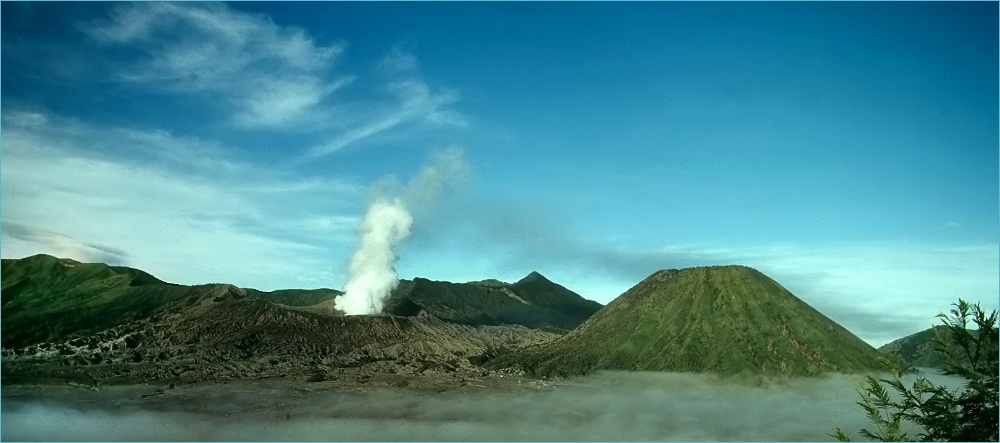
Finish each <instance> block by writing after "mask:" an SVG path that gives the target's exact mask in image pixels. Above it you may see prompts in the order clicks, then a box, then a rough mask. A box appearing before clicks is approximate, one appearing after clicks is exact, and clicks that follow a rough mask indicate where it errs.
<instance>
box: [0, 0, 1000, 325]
mask: <svg viewBox="0 0 1000 443" xmlns="http://www.w3.org/2000/svg"><path fill="white" fill-rule="evenodd" d="M2 8H3V9H2V36H0V44H2V61H0V63H2V71H0V72H2V84H0V90H2V95H0V101H2V117H3V121H2V124H3V126H2V131H0V132H2V140H0V142H2V146H0V149H2V151H0V152H2V156H0V168H2V174H0V177H2V201H0V203H2V219H3V225H2V229H0V231H2V235H3V248H2V255H3V257H21V256H25V255H30V254H34V253H49V254H56V255H62V256H70V257H74V258H77V259H81V260H87V261H90V260H93V261H106V262H115V263H121V264H126V265H131V266H136V267H140V268H143V269H146V270H148V271H150V272H152V273H154V274H155V275H157V276H159V277H161V278H164V279H167V280H170V281H175V282H178V283H189V284H194V283H205V282H210V281H224V282H230V283H234V284H237V285H240V286H250V287H257V288H261V289H276V288H282V287H335V288H340V287H342V285H343V283H344V279H345V272H344V271H345V267H346V263H347V260H348V258H349V256H350V254H351V251H352V249H353V248H354V247H355V244H356V240H357V239H356V238H355V235H354V229H355V226H356V225H357V223H358V222H359V220H360V218H361V217H362V216H363V214H364V209H365V205H366V202H367V201H368V198H369V197H370V196H371V195H372V193H373V192H375V191H373V190H374V189H379V183H381V181H382V180H383V179H384V177H386V176H389V175H392V176H395V177H397V178H398V180H399V181H400V182H406V181H407V180H410V179H411V178H412V177H414V176H416V175H417V174H418V173H419V171H420V170H421V167H422V165H424V164H425V163H426V162H427V161H428V159H429V158H432V157H433V156H434V153H435V152H439V151H440V150H442V149H446V148H450V149H460V150H461V152H462V153H463V157H462V158H463V159H464V160H463V161H464V162H465V164H467V166H468V169H469V171H468V173H467V174H464V175H463V176H462V177H456V180H453V181H450V182H449V183H450V185H449V186H447V187H446V189H444V190H442V191H441V192H440V193H439V194H440V195H438V197H437V199H436V200H435V201H434V202H432V203H429V204H427V205H426V207H421V208H416V212H415V220H414V226H413V235H412V236H411V237H410V238H409V239H408V240H407V242H406V243H404V244H403V245H402V246H401V248H400V250H399V251H398V253H399V256H400V258H399V262H398V265H397V269H398V270H399V272H400V275H401V276H402V277H403V278H412V277H413V276H424V277H429V278H435V279H442V280H450V281H465V280H473V279H481V278H500V279H504V280H516V279H518V278H520V277H521V276H523V275H524V274H527V273H528V272H530V271H531V270H538V271H540V272H542V273H543V274H545V275H547V276H548V277H550V278H551V279H553V280H555V281H558V282H560V283H563V284H564V285H566V286H567V287H569V288H571V289H573V290H576V291H577V292H579V293H581V294H582V295H584V296H586V297H589V298H592V299H595V300H598V301H601V302H607V301H609V300H611V299H612V298H613V297H615V296H616V295H618V294H619V293H621V292H622V291H624V290H625V289H627V288H628V287H630V286H631V285H633V284H634V283H636V282H638V281H639V280H640V279H641V278H643V277H644V276H646V275H648V274H650V273H652V272H653V271H655V270H657V269H662V268H679V267H686V266H696V265H711V264H729V263H740V264H746V265H749V266H753V267H756V268H758V269H760V270H762V271H764V272H766V273H768V274H769V275H771V276H772V277H774V278H775V279H776V280H778V281H779V282H781V283H782V284H783V285H785V286H786V287H788V288H789V289H790V290H792V291H793V292H794V293H796V294H797V295H798V296H799V297H800V298H802V299H804V300H806V301H807V302H809V303H810V304H812V305H814V306H816V307H817V308H818V309H820V310H821V311H823V312H824V313H826V314H827V315H829V316H831V317H832V318H834V320H837V321H839V322H841V323H842V324H844V325H845V326H846V327H848V328H849V329H851V330H852V331H854V332H855V333H856V334H858V335H859V336H861V337H862V338H863V339H865V340H867V341H869V342H870V343H873V344H881V343H884V342H885V341H887V340H890V339H892V338H896V337H898V336H900V335H903V334H907V333H912V332H916V331H917V330H920V329H923V328H925V327H928V326H929V325H930V323H931V322H933V316H934V315H935V314H937V313H938V312H941V311H942V310H945V309H947V308H948V304H949V303H950V302H952V301H954V299H955V298H957V297H959V296H962V297H966V298H968V299H971V300H976V301H982V302H983V303H984V304H985V305H986V306H988V307H991V308H996V307H997V304H998V303H997V291H998V286H1000V279H998V267H1000V259H998V254H1000V247H998V240H997V238H998V222H1000V220H998V209H1000V208H998V200H1000V199H998V189H1000V183H998V172H997V171H998V168H997V165H998V129H997V120H998V115H997V109H998V106H997V103H998V86H997V85H998V59H997V54H998V52H1000V48H998V30H997V16H998V10H997V4H996V3H995V2H976V3H957V2H948V3H930V2H919V3H903V2H891V3H869V2H846V3H839V2H838V3H811V2H806V3H786V2H780V3H749V2H748V3H715V2H708V3H699V2H690V3H661V2H643V3H564V2H555V3H532V2H511V3H452V2H443V3H433V4H431V3H366V2H361V3H325V2H304V3H287V2H274V3H268V2H252V3H232V4H201V3H179V4H163V3H140V4H126V3H122V4H108V3H48V2H38V3H34V2H27V3H10V2H5V3H3V6H2Z"/></svg>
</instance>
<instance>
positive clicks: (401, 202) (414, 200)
mask: <svg viewBox="0 0 1000 443" xmlns="http://www.w3.org/2000/svg"><path fill="white" fill-rule="evenodd" d="M468 172H469V166H468V163H467V162H466V161H465V156H464V154H463V152H462V151H461V150H460V149H457V148H451V149H447V150H442V151H438V152H437V153H435V155H434V156H433V158H432V159H431V161H430V162H429V163H428V164H427V165H425V166H424V167H423V168H421V170H420V172H419V173H418V174H417V175H416V176H415V177H414V178H413V179H412V180H411V181H410V182H409V184H408V186H406V187H405V188H402V187H400V186H398V185H396V184H395V183H396V182H395V180H394V179H393V178H392V177H387V178H386V179H383V180H381V181H380V182H379V183H377V184H376V186H375V196H374V198H373V199H372V203H371V204H370V205H369V206H368V212H367V213H366V214H365V218H364V219H363V220H362V221H361V225H360V226H358V234H359V236H360V239H359V243H358V248H357V250H355V251H354V254H353V255H352V256H351V261H350V266H349V269H348V272H349V274H348V279H347V284H346V285H344V295H342V296H340V297H337V301H336V308H337V309H339V310H341V311H343V312H344V313H345V314H347V315H373V314H378V313H380V312H382V305H383V303H384V302H385V299H386V297H388V296H389V293H390V292H391V291H392V290H393V289H395V288H396V285H398V284H399V276H398V275H397V274H396V269H395V267H394V266H393V265H394V264H395V262H396V258H397V257H396V246H398V245H399V244H400V243H401V242H402V241H403V240H406V238H407V237H409V236H410V228H411V226H412V225H413V222H414V215H413V214H414V209H416V211H415V212H416V213H417V214H420V213H421V211H420V209H426V208H429V207H430V206H432V205H433V203H434V201H435V200H436V199H437V198H438V196H439V195H440V194H441V192H442V191H443V190H444V189H445V188H446V187H447V186H449V185H451V184H454V183H456V182H459V181H461V180H462V179H464V178H465V177H466V176H467V174H468ZM393 195H396V196H393Z"/></svg>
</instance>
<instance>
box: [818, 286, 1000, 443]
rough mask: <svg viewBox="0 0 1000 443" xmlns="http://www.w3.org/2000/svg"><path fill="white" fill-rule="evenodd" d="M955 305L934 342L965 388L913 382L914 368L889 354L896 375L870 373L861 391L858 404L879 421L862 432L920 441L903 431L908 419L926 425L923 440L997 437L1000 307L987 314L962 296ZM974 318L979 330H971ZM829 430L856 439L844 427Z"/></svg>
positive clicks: (949, 371)
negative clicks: (908, 381) (907, 380)
mask: <svg viewBox="0 0 1000 443" xmlns="http://www.w3.org/2000/svg"><path fill="white" fill-rule="evenodd" d="M953 306H954V309H952V310H951V312H950V315H946V314H939V315H938V316H937V317H938V318H940V319H941V320H942V323H943V327H941V328H938V329H936V334H935V338H934V339H933V345H934V349H935V352H937V353H939V355H940V356H941V360H942V361H943V363H944V367H943V368H942V370H941V372H942V373H944V374H946V375H952V376H958V377H962V378H964V379H965V386H964V390H962V391H961V392H958V390H956V391H954V392H951V391H949V390H948V389H946V388H945V387H942V386H935V385H934V384H933V383H931V382H930V381H928V380H927V379H926V378H924V377H917V379H916V380H915V381H914V382H913V384H912V386H910V387H907V386H906V385H904V384H903V381H902V377H903V374H905V373H907V372H909V371H911V370H912V368H910V367H906V366H902V365H899V364H897V363H896V362H894V361H892V360H889V359H884V360H883V364H884V365H886V367H887V368H888V369H889V371H890V374H891V378H883V379H876V378H875V377H871V376H868V377H866V378H865V380H864V381H862V382H861V386H860V389H859V390H858V393H859V394H860V395H861V401H859V402H858V405H860V406H861V407H862V408H863V409H864V410H865V413H866V414H867V416H868V419H869V420H871V422H872V423H873V424H874V425H875V429H874V430H869V429H862V430H861V431H859V434H861V435H862V436H863V437H865V438H868V439H871V440H873V441H914V439H913V438H911V437H910V436H908V435H907V433H906V432H903V430H902V425H903V421H909V422H912V423H914V424H917V425H919V426H920V428H922V429H923V431H922V432H921V433H919V434H917V435H916V439H918V440H919V441H997V438H998V435H997V414H998V408H997V399H998V395H1000V394H998V390H997V374H998V371H1000V362H998V357H1000V348H998V333H997V312H996V311H993V312H992V313H990V314H989V315H987V314H986V313H985V312H984V311H983V310H982V308H981V307H980V305H979V304H978V303H977V304H975V305H969V304H968V303H967V302H966V301H964V300H961V299H959V301H958V303H954V304H953ZM970 322H971V323H975V326H976V327H977V328H976V330H970V329H969V326H970ZM886 386H888V387H889V388H892V390H893V391H895V392H894V393H890V391H889V389H887V388H886ZM894 397H895V398H894ZM828 435H830V436H831V437H834V438H836V439H837V440H838V441H850V439H849V438H848V436H847V435H846V434H845V433H844V432H843V431H842V430H840V429H839V428H834V429H833V433H832V434H828Z"/></svg>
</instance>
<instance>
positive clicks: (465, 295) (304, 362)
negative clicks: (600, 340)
mask: <svg viewBox="0 0 1000 443" xmlns="http://www.w3.org/2000/svg"><path fill="white" fill-rule="evenodd" d="M2 277H3V278H2V282H3V287H2V296H3V303H4V306H3V310H2V313H3V328H4V329H3V333H4V346H3V377H4V382H5V383H9V382H17V381H18V380H21V381H23V382H27V381H29V380H36V381H37V380H38V379H39V377H41V379H45V378H46V377H49V378H61V377H62V378H65V377H66V376H69V375H72V376H81V377H83V376H84V375H82V374H85V377H84V378H86V379H87V380H91V381H92V382H94V383H98V382H101V383H103V382H108V381H110V380H124V379H128V380H144V381H150V380H164V379H178V380H184V381H197V380H207V379H220V378H221V379H225V378H246V377H250V378H253V377H270V376H288V375H295V374H299V375H301V374H312V375H309V377H319V378H323V377H324V376H323V375H322V374H320V375H317V371H318V372H319V373H324V372H329V371H334V370H338V369H345V368H348V369H349V368H355V369H357V368H363V369H364V368H367V369H366V370H369V371H374V372H382V373H403V374H422V373H425V372H428V371H429V372H431V373H448V374H454V373H481V372H482V371H483V370H482V369H481V368H478V367H477V366H476V363H477V362H479V361H481V360H484V359H485V358H486V357H487V356H489V355H493V354H496V353H497V352H499V351H501V350H510V349H516V348H519V347H522V346H526V345H531V344H538V343H541V342H546V341H551V340H553V339H555V338H557V337H558V336H559V335H558V334H556V333H553V332H547V331H545V330H543V328H547V329H550V330H556V331H558V329H559V328H569V327H573V326H575V325H576V324H579V323H581V322H582V321H584V320H585V319H586V317H587V316H589V314H590V313H592V312H593V311H596V310H597V309H598V308H600V305H598V304H596V303H593V302H589V301H586V300H584V299H583V298H582V297H580V296H579V295H576V294H575V293H572V292H571V291H569V290H566V289H565V288H563V287H562V286H559V285H556V284H554V283H552V282H549V281H547V280H544V281H540V280H537V279H534V278H533V279H528V281H523V282H518V283H515V284H513V285H508V284H501V285H499V286H495V287H487V286H484V285H478V284H454V283H448V282H431V281H429V280H424V279H415V280H414V281H412V282H404V285H403V286H402V287H401V288H400V289H399V290H397V291H396V292H395V293H394V294H393V300H396V302H394V303H395V304H394V306H396V308H398V309H396V310H387V312H389V313H388V314H385V315H376V316H344V315H341V313H340V312H338V311H336V310H334V309H333V301H334V299H335V297H337V296H339V295H340V294H341V293H340V291H335V290H330V289H319V290H283V291H273V292H264V291H258V290H254V289H243V288H238V287H235V286H232V285H227V284H210V285H199V286H183V285H174V284H169V283H165V282H162V281H160V280H158V279H156V278H155V277H153V276H151V275H149V274H146V273H144V272H142V271H139V270H135V269H130V268H120V267H110V266H107V265H103V264H92V263H78V262H75V261H71V260H66V259H58V258H55V257H50V256H45V255H39V256H33V257H28V258H24V259H20V260H5V261H4V262H3V276H2ZM508 300H509V301H508ZM505 303H506V304H507V305H513V306H516V307H514V308H512V309H510V308H504V306H505ZM561 304H566V305H567V306H570V308H569V309H566V310H565V311H563V310H561V309H560V306H561ZM594 305H596V307H595V306H594ZM581 307H582V308H581ZM404 308H405V309H404ZM574 308H576V310H574ZM479 313H481V314H479ZM574 322H575V323H574ZM524 324H527V325H531V326H537V327H535V328H531V327H527V326H524ZM45 374H48V375H45ZM60 374H61V375H60Z"/></svg>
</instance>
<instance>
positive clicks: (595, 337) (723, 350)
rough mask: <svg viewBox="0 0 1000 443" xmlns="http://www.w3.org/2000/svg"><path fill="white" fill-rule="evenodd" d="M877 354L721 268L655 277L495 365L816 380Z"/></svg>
mask: <svg viewBox="0 0 1000 443" xmlns="http://www.w3.org/2000/svg"><path fill="white" fill-rule="evenodd" d="M878 356H879V354H878V352H877V351H876V350H875V349H873V348H872V347H871V346H869V345H868V344H866V343H864V342H863V341H861V340H860V339H858V338H857V337H856V336H854V335H853V334H851V333H850V332H848V331H847V330H846V329H844V328H843V327H841V326H840V325H838V324H836V323H835V322H833V321H832V320H830V319H828V318H826V317H825V316H823V315H822V314H821V313H819V312H818V311H816V310H815V309H813V308H812V307H810V306H809V305H807V304H806V303H804V302H802V301H801V300H799V299H798V298H796V297H795V296H794V295H792V294H791V293H789V292H788V291H787V290H785V289H784V288H783V287H781V286H780V285H779V284H778V283H776V282H775V281H773V280H771V279H770V278H768V277H767V276H765V275H764V274H761V273H760V272H758V271H756V270H754V269H751V268H747V267H743V266H717V267H706V268H692V269H684V270H679V271H678V270H667V271H660V272H657V273H656V274H653V275H652V276H650V277H648V278H647V279H645V280H644V281H642V282H641V283H639V284H638V285H636V286H634V287H633V288H631V289H629V290H628V291H626V292H625V293H624V294H622V295H621V296H620V297H618V298H617V299H615V300H614V301H613V302H611V303H610V304H609V305H608V306H606V307H605V308H604V309H602V310H601V311H600V312H598V313H597V314H595V315H594V316H592V317H591V318H590V320H588V321H587V322H586V323H584V324H583V325H582V326H580V327H579V328H577V329H576V330H574V331H572V332H571V333H570V334H568V335H566V336H565V337H563V338H561V339H559V340H557V341H555V342H553V343H549V344H545V345H542V346H540V347H537V348H535V349H530V350H525V351H523V352H521V353H518V354H516V355H508V356H504V357H501V358H500V359H498V360H497V361H495V362H494V364H495V365H498V366H504V365H517V366H521V367H523V368H525V369H527V370H529V372H532V373H534V374H537V375H571V374H583V373H587V372H590V371H594V370H669V371H696V372H702V371H704V372H716V373H723V374H738V373H765V374H812V373H818V372H823V371H828V370H837V371H844V372H851V371H859V370H867V369H874V368H879V366H878V363H877V358H878Z"/></svg>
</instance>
